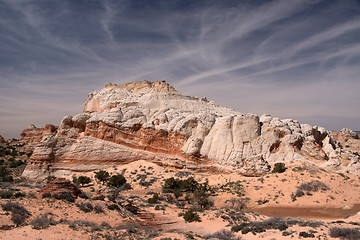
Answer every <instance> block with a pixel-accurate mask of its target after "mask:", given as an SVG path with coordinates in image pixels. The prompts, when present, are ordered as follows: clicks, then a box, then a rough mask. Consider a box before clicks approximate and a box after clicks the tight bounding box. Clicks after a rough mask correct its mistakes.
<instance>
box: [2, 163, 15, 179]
mask: <svg viewBox="0 0 360 240" xmlns="http://www.w3.org/2000/svg"><path fill="white" fill-rule="evenodd" d="M10 173H11V172H10V171H9V170H7V168H6V167H5V166H1V167H0V180H1V181H2V182H12V181H13V177H12V176H10Z"/></svg>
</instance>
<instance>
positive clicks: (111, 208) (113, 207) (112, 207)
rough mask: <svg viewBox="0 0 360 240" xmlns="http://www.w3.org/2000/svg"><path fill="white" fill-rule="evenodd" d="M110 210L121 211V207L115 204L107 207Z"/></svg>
mask: <svg viewBox="0 0 360 240" xmlns="http://www.w3.org/2000/svg"><path fill="white" fill-rule="evenodd" d="M107 208H108V209H109V210H120V208H119V206H118V205H117V204H115V203H113V204H109V205H107Z"/></svg>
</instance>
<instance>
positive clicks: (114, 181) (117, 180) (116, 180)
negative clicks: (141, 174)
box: [108, 174, 126, 187]
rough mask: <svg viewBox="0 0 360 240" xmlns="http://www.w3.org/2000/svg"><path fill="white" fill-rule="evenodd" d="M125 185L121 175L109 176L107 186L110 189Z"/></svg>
mask: <svg viewBox="0 0 360 240" xmlns="http://www.w3.org/2000/svg"><path fill="white" fill-rule="evenodd" d="M125 183H126V179H125V177H124V176H123V175H122V174H116V175H113V176H111V178H110V179H109V181H108V186H111V187H121V186H122V185H124V184H125Z"/></svg>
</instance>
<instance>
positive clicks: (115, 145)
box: [23, 81, 360, 178]
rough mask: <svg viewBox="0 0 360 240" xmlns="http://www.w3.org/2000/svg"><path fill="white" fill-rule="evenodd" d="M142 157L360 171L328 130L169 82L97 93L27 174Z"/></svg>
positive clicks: (213, 166)
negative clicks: (236, 106) (228, 104)
mask: <svg viewBox="0 0 360 240" xmlns="http://www.w3.org/2000/svg"><path fill="white" fill-rule="evenodd" d="M139 159H144V160H148V161H152V162H156V163H158V164H162V165H165V166H173V167H177V168H191V169H194V170H198V171H238V172H239V173H241V174H245V175H250V176H255V175H261V174H265V173H267V172H268V171H269V165H268V162H286V161H293V160H301V161H312V162H314V164H317V165H321V166H323V167H330V168H333V169H335V170H341V171H345V170H347V171H350V172H355V173H357V172H358V171H359V168H360V167H359V158H358V157H356V156H355V155H349V156H344V154H341V152H340V151H339V149H338V147H337V145H336V143H335V141H334V140H333V139H332V137H331V136H330V135H329V134H328V133H327V131H326V130H325V129H324V128H321V127H318V126H310V125H308V124H300V123H299V122H298V121H296V120H291V119H283V120H281V119H279V118H273V117H271V116H270V115H265V114H264V115H262V116H261V117H259V116H257V115H254V114H242V113H240V112H237V111H235V110H232V109H229V108H225V107H222V106H219V105H217V104H215V103H213V102H209V101H207V100H206V99H200V98H196V97H190V96H186V95H183V94H181V93H179V92H177V91H176V90H175V89H174V88H173V87H172V86H170V85H169V84H167V83H166V82H164V81H162V82H159V81H158V82H155V83H153V82H149V81H141V82H132V83H127V84H122V85H114V84H108V85H107V86H106V87H105V88H104V89H103V90H101V91H98V92H97V91H94V92H92V93H90V94H89V96H88V99H87V101H86V103H85V106H84V112H83V113H81V114H78V115H76V116H74V117H72V116H66V117H64V118H63V120H62V122H61V124H60V127H59V129H58V133H57V135H56V136H49V137H45V138H44V139H42V141H41V142H40V143H39V145H38V147H37V148H36V149H35V151H34V153H33V155H32V157H31V164H29V165H28V166H27V167H26V169H25V171H24V174H23V175H24V177H29V178H41V177H45V176H46V175H47V174H53V175H59V174H64V173H70V172H71V171H90V170H94V169H100V168H101V167H103V166H105V165H110V164H111V165H113V164H122V163H127V162H131V161H135V160H139ZM344 159H347V160H344ZM344 161H348V162H347V164H345V163H344Z"/></svg>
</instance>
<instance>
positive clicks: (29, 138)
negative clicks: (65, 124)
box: [20, 124, 58, 147]
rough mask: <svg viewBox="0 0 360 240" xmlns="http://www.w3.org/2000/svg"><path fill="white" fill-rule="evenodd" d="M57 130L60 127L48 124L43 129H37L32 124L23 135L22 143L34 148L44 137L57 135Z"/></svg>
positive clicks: (21, 137)
mask: <svg viewBox="0 0 360 240" xmlns="http://www.w3.org/2000/svg"><path fill="white" fill-rule="evenodd" d="M57 129H58V127H56V126H54V125H52V124H46V125H45V127H43V128H37V127H36V126H35V125H34V124H31V125H30V126H29V127H28V128H26V129H24V130H23V132H22V133H21V135H20V141H22V142H26V143H27V145H28V146H32V147H34V146H35V145H36V144H37V143H39V142H40V141H41V140H42V138H43V137H45V136H52V135H55V134H56V132H57Z"/></svg>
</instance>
